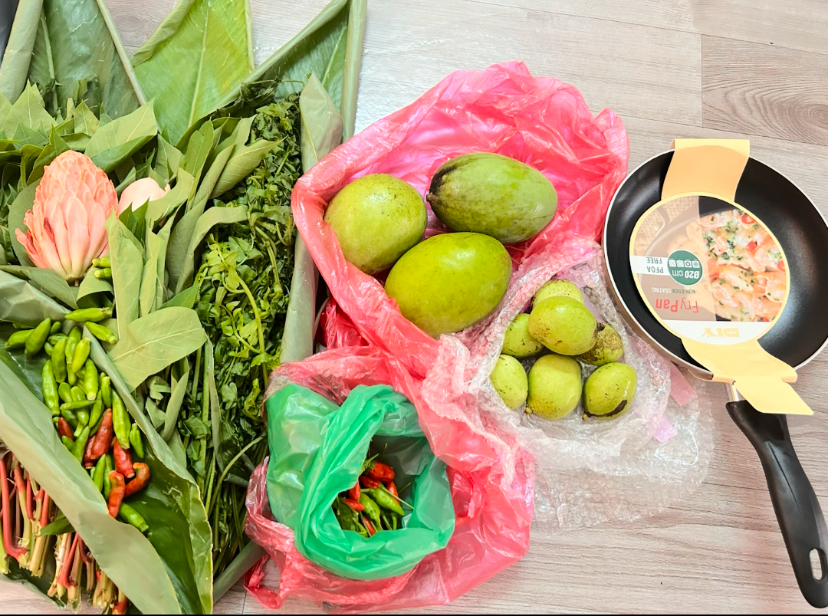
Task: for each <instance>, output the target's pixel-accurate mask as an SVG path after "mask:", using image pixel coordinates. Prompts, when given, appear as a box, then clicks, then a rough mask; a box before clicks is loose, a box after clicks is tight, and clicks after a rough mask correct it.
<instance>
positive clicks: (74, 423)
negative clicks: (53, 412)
mask: <svg viewBox="0 0 828 616" xmlns="http://www.w3.org/2000/svg"><path fill="white" fill-rule="evenodd" d="M65 406H66V405H65V404H61V405H60V415H61V417H63V418H64V419H65V420H66V421H68V422H69V427H70V428H72V429H73V430H74V429H75V428H77V427H78V416H77V415H75V412H74V411H73V410H71V409H68V408H63V407H65Z"/></svg>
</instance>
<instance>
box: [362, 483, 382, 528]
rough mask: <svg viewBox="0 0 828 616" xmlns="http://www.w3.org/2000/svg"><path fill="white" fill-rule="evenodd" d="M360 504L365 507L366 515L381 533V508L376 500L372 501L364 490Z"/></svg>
mask: <svg viewBox="0 0 828 616" xmlns="http://www.w3.org/2000/svg"><path fill="white" fill-rule="evenodd" d="M359 502H360V504H361V505H362V506H363V507H365V512H364V513H365V515H367V516H368V517H369V518H370V520H371V521H372V522H374V524H375V526H376V528H377V531H379V530H380V529H381V528H382V526H381V525H380V508H379V505H377V503H376V502H374V499H372V498H371V497H370V496H368V494H366V492H365V491H364V490H363V491H362V493H361V494H360V495H359Z"/></svg>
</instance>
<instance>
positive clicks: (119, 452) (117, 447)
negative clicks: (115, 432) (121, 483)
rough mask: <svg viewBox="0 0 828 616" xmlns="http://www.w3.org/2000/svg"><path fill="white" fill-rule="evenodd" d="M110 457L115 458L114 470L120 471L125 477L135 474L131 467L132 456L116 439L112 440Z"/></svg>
mask: <svg viewBox="0 0 828 616" xmlns="http://www.w3.org/2000/svg"><path fill="white" fill-rule="evenodd" d="M112 457H113V458H114V460H115V470H116V471H118V472H119V473H121V475H123V476H124V477H125V478H127V479H129V478H130V477H134V476H135V471H134V470H133V468H132V456H131V455H129V452H128V451H127V450H126V449H124V448H123V447H121V444H120V443H119V442H118V439H113V441H112Z"/></svg>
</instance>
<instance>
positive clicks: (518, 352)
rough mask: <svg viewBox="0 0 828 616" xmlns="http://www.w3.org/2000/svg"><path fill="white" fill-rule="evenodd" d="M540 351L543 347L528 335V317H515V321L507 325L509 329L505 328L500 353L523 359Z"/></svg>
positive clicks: (524, 315)
mask: <svg viewBox="0 0 828 616" xmlns="http://www.w3.org/2000/svg"><path fill="white" fill-rule="evenodd" d="M541 351H543V345H542V344H541V343H540V342H538V341H537V340H535V339H534V338H532V335H531V334H530V333H529V315H528V314H519V315H517V317H515V320H514V321H512V322H511V323H509V327H507V328H506V335H505V336H504V337H503V350H502V351H501V353H505V354H506V355H511V356H512V357H517V358H519V359H523V358H524V357H533V356H535V355H537V354H538V353H540V352H541Z"/></svg>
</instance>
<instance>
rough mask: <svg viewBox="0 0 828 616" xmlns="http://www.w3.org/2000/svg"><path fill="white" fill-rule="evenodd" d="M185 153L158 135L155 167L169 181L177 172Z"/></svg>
mask: <svg viewBox="0 0 828 616" xmlns="http://www.w3.org/2000/svg"><path fill="white" fill-rule="evenodd" d="M183 156H184V155H183V154H182V153H181V152H180V151H179V150H178V148H176V147H175V146H174V145H172V144H171V143H170V142H169V141H167V140H166V139H164V137H162V136H161V135H158V153H157V154H156V157H155V167H153V168H154V169H155V171H156V173H158V175H160V176H161V177H162V178H164V179H165V181H169V180H170V178H172V177H173V176H174V175H175V174H176V173H177V172H178V167H179V165H180V164H181V159H182V157H183Z"/></svg>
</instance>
